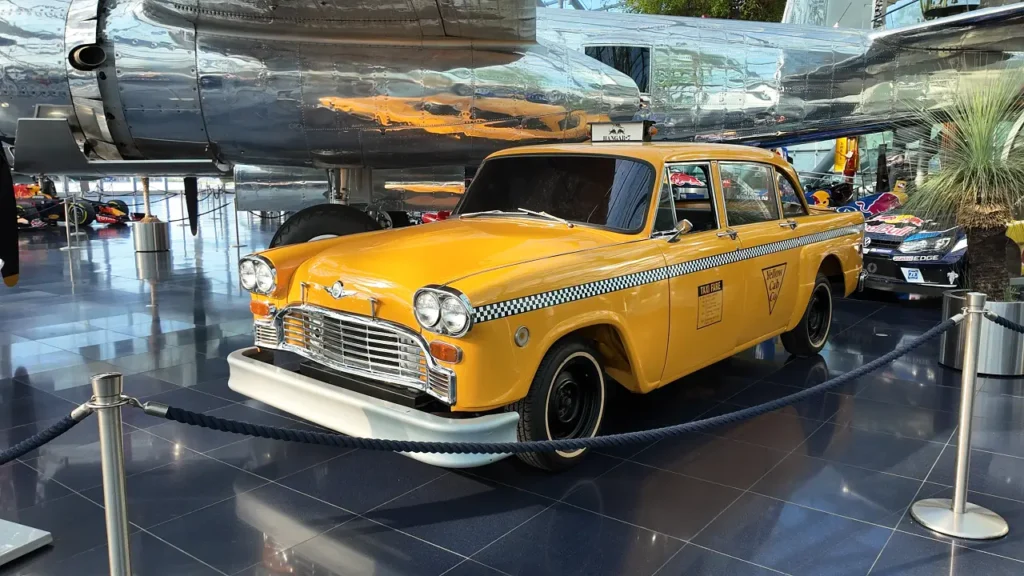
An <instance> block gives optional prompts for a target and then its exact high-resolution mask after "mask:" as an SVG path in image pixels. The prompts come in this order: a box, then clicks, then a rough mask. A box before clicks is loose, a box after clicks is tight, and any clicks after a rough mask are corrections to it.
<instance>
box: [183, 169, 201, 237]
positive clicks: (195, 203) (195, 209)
mask: <svg viewBox="0 0 1024 576" xmlns="http://www.w3.org/2000/svg"><path fill="white" fill-rule="evenodd" d="M185 209H186V210H187V211H188V225H189V228H191V229H192V235H193V236H195V235H196V233H197V232H198V231H199V183H198V181H197V180H196V177H195V176H187V177H186V178H185Z"/></svg>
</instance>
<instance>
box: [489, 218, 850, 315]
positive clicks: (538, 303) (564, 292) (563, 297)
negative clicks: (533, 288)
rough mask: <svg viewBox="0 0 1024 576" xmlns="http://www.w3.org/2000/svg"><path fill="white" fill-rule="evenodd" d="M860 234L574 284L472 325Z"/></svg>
mask: <svg viewBox="0 0 1024 576" xmlns="http://www.w3.org/2000/svg"><path fill="white" fill-rule="evenodd" d="M861 230H862V229H861V227H860V226H847V227H845V228H836V229H835V230H827V231H825V232H819V233H817V234H808V235H807V236H801V237H799V238H791V239H789V240H781V241H779V242H770V243H768V244H762V245H760V246H752V247H750V248H742V249H740V250H736V251H733V252H727V253H725V254H719V255H717V256H707V257H705V258H698V259H696V260H690V261H688V262H680V263H678V264H672V265H671V266H662V267H660V268H654V269H652V270H644V271H642V272H633V273H631V274H623V275H622V276H615V277H614V278H608V279H605V280H596V281H594V282H587V283H586V284H577V285H576V286H569V287H566V288H559V289H558V290H550V291H548V292H541V293H540V294H532V295H530V296H523V297H522V298H515V299H512V300H505V301H503V302H495V303H494V304H486V305H484V306H481V307H479V308H476V309H475V310H474V311H473V322H474V323H476V324H479V323H481V322H489V321H491V320H498V319H499V318H507V317H509V316H515V315H517V314H523V313H525V312H532V311H533V310H539V309H541V308H548V307H551V306H557V305H559V304H565V303H567V302H575V301H576V300H583V299H584V298H591V297H593V296H600V295H602V294H608V293H609V292H617V291H619V290H625V289H627V288H634V287H636V286H640V285H642V284H650V283H652V282H660V281H661V280H667V279H668V278H674V277H676V276H683V275H684V274H692V273H694V272H700V271H702V270H707V269H708V268H715V267H716V266H724V265H726V264H733V263H735V262H739V261H741V260H749V259H751V258H758V257H760V256H767V255H768V254H775V253H777V252H783V251H786V250H791V249H793V248H799V247H800V246H806V245H808V244H814V243H816V242H824V241H826V240H832V239H834V238H839V237H840V236H847V235H849V234H859V233H860V232H861Z"/></svg>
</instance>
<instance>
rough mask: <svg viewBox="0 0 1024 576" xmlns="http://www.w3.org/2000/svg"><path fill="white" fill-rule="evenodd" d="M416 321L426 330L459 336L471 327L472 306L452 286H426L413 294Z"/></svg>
mask: <svg viewBox="0 0 1024 576" xmlns="http://www.w3.org/2000/svg"><path fill="white" fill-rule="evenodd" d="M413 312H414V313H415V314H416V321H417V322H419V323H420V326H423V328H425V329H426V330H429V331H431V332H435V333H437V334H445V335H448V336H454V337H459V336H463V335H465V334H466V332H469V329H470V328H472V327H473V306H472V305H470V303H469V299H468V298H466V297H465V296H464V295H463V294H462V293H461V292H459V291H458V290H454V289H452V288H446V287H439V286H427V287H425V288H420V289H419V290H417V291H416V294H415V295H414V296H413Z"/></svg>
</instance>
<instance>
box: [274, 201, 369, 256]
mask: <svg viewBox="0 0 1024 576" xmlns="http://www.w3.org/2000/svg"><path fill="white" fill-rule="evenodd" d="M378 229H379V227H378V226H377V223H376V222H374V220H373V219H372V218H370V217H369V216H367V215H366V214H364V213H363V212H361V211H359V210H356V209H355V208H352V207H351V206H344V205H342V204H318V205H316V206H310V207H308V208H303V209H302V210H299V211H298V212H296V213H295V214H292V215H291V217H289V218H288V219H287V220H285V221H284V224H282V225H281V227H280V228H278V229H277V232H276V233H275V234H274V238H273V239H271V240H270V248H276V247H278V246H288V245H290V244H300V243H302V242H310V241H314V240H325V239H327V238H337V237H338V236H348V235H349V234H358V233H359V232H372V231H373V230H378Z"/></svg>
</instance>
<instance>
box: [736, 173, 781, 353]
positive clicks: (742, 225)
mask: <svg viewBox="0 0 1024 576" xmlns="http://www.w3.org/2000/svg"><path fill="white" fill-rule="evenodd" d="M718 170H719V174H720V178H721V183H722V196H723V200H724V204H725V218H726V223H727V225H728V228H727V229H726V231H727V232H732V233H734V234H735V237H736V238H737V239H738V240H739V243H740V250H741V252H742V254H743V258H742V260H741V261H740V263H739V264H737V265H734V266H733V267H732V269H731V271H730V273H729V274H727V275H726V279H729V280H732V281H736V282H738V281H739V279H740V277H742V278H743V281H744V284H745V286H746V293H745V297H744V299H743V301H744V313H743V323H742V325H741V326H740V328H739V330H738V331H737V332H736V342H735V343H736V345H738V346H746V345H748V344H754V343H756V342H759V341H761V340H763V339H764V338H765V336H767V335H768V334H771V333H773V332H778V331H780V330H782V329H784V328H786V326H787V325H788V323H789V321H790V319H791V315H792V314H793V311H794V309H795V307H796V305H797V302H796V298H797V294H798V292H799V290H798V288H799V279H800V271H799V269H798V268H799V265H800V248H799V247H798V246H797V244H796V242H793V240H795V239H796V238H797V237H798V236H799V234H800V231H799V223H798V222H797V221H796V220H795V219H792V218H783V217H782V210H781V207H780V204H779V199H778V192H777V190H776V184H775V172H774V169H773V168H772V167H771V166H770V165H767V164H760V163H755V162H719V163H718Z"/></svg>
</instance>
